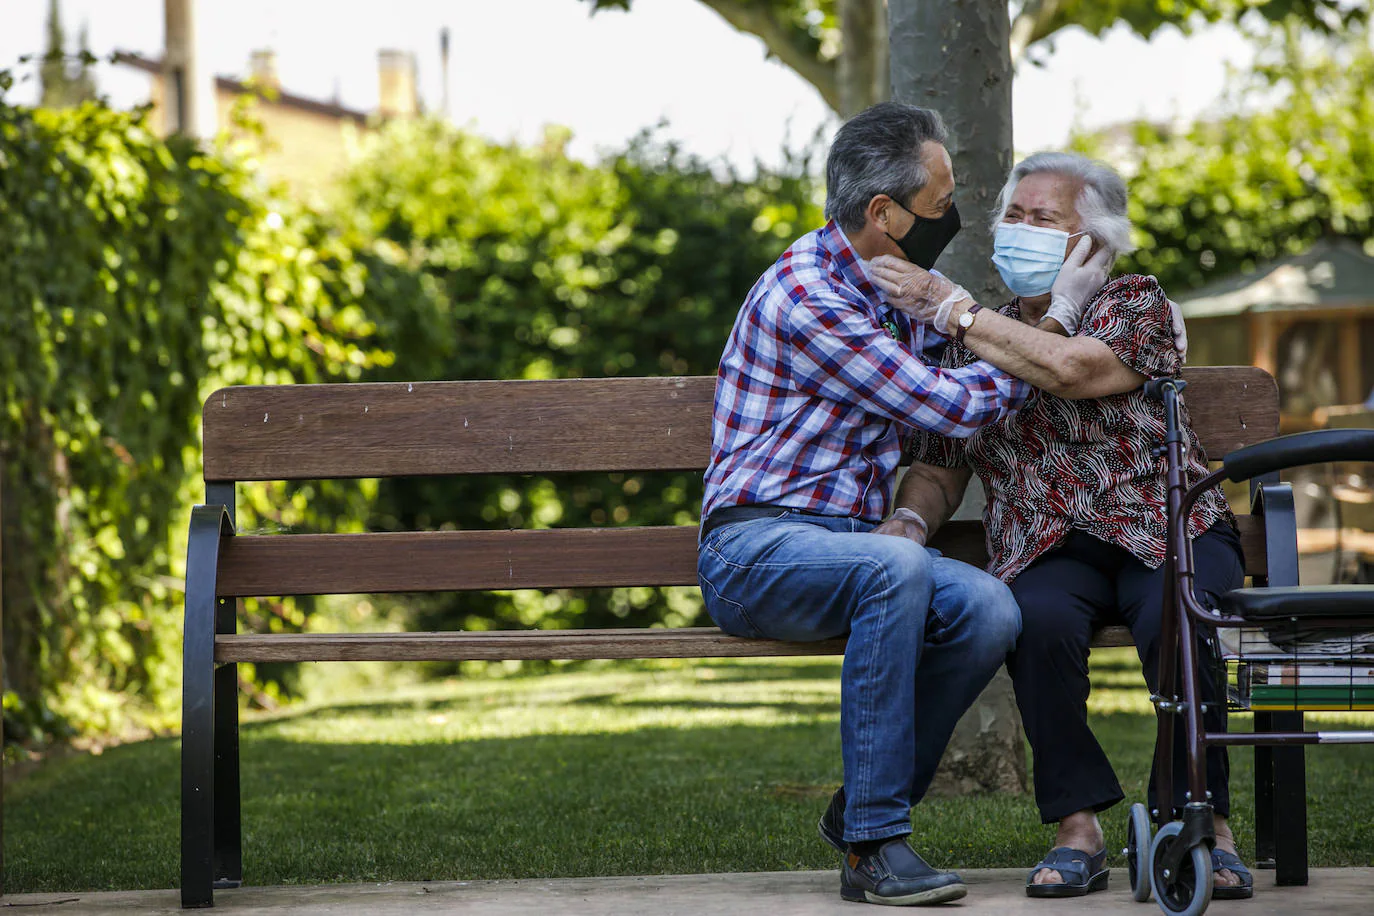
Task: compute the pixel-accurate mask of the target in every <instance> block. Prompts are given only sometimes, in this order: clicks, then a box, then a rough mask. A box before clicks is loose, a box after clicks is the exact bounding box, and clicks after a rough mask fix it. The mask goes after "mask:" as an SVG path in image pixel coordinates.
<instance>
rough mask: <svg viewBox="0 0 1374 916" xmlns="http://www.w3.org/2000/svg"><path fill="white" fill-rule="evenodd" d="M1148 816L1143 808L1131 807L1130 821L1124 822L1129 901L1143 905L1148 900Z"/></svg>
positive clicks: (1149, 828) (1149, 829)
mask: <svg viewBox="0 0 1374 916" xmlns="http://www.w3.org/2000/svg"><path fill="white" fill-rule="evenodd" d="M1150 833H1151V827H1150V815H1149V814H1147V813H1146V812H1145V806H1144V805H1142V804H1140V803H1139V802H1137V803H1136V804H1134V805H1131V815H1130V820H1128V821H1127V822H1126V848H1125V849H1123V850H1122V853H1123V854H1124V855H1125V856H1126V872H1127V874H1129V875H1130V877H1131V899H1133V900H1135V902H1136V903H1144V902H1145V901H1146V900H1149V899H1150Z"/></svg>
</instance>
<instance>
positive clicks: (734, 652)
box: [215, 627, 1131, 662]
mask: <svg viewBox="0 0 1374 916" xmlns="http://www.w3.org/2000/svg"><path fill="white" fill-rule="evenodd" d="M844 643H845V641H844V640H843V639H827V640H823V641H820V642H779V641H776V640H771V639H740V638H737V637H734V636H727V635H725V634H724V633H722V632H721V631H720V630H718V629H716V628H715V627H686V628H682V629H659V628H652V629H650V628H645V627H640V628H633V629H618V630H524V631H510V630H506V631H489V632H483V633H453V632H442V633H286V634H257V633H245V634H241V635H221V636H216V637H215V661H217V662H312V661H314V662H331V661H338V662H346V661H356V662H362V661H468V660H492V661H499V660H504V659H592V658H739V657H758V656H801V655H838V654H840V653H842V652H844ZM1130 644H1131V638H1130V632H1129V631H1128V630H1126V628H1125V627H1104V628H1103V629H1102V630H1100V631H1098V633H1097V634H1096V636H1095V638H1094V639H1093V645H1094V646H1098V647H1102V646H1129V645H1130Z"/></svg>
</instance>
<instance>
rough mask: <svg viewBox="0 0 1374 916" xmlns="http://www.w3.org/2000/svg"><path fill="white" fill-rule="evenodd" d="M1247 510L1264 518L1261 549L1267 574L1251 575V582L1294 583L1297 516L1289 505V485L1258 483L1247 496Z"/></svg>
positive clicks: (1270, 583) (1296, 560)
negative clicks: (1248, 497)
mask: <svg viewBox="0 0 1374 916" xmlns="http://www.w3.org/2000/svg"><path fill="white" fill-rule="evenodd" d="M1250 514H1251V515H1255V516H1259V517H1261V518H1263V519H1264V551H1265V566H1266V570H1267V574H1266V575H1265V576H1263V577H1261V576H1255V585H1257V586H1265V585H1270V586H1274V587H1281V586H1294V585H1297V584H1298V519H1297V514H1296V513H1295V512H1294V509H1293V487H1292V485H1290V484H1286V483H1258V484H1256V486H1255V489H1254V493H1253V495H1252V497H1251V499H1250Z"/></svg>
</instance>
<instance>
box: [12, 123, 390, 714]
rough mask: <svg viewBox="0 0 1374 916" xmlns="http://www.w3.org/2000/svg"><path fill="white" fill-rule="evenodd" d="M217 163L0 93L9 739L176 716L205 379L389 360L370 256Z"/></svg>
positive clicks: (360, 366)
mask: <svg viewBox="0 0 1374 916" xmlns="http://www.w3.org/2000/svg"><path fill="white" fill-rule="evenodd" d="M225 152H226V155H227V151H225ZM230 161H231V160H230V159H228V158H226V156H224V155H216V156H211V155H207V154H206V153H203V152H202V151H200V150H198V149H197V148H196V147H195V146H193V145H191V144H189V143H186V142H184V141H180V140H171V141H167V142H164V141H162V140H160V139H158V138H157V137H156V136H155V135H154V134H153V133H152V131H151V130H150V129H149V126H148V124H147V122H146V120H145V117H144V115H143V114H142V113H139V112H133V113H126V112H115V111H110V110H108V109H106V108H103V107H101V106H99V105H96V104H86V105H83V106H81V107H79V108H74V109H66V110H60V111H50V110H33V109H28V108H21V107H15V106H12V105H8V104H5V103H4V102H3V100H0V238H4V240H5V242H4V244H3V245H0V381H3V384H4V414H3V417H2V418H0V459H3V462H4V472H3V480H0V486H3V500H4V518H3V538H4V542H3V560H4V582H3V587H4V595H3V597H4V613H5V634H4V635H5V662H6V664H5V686H6V691H5V707H6V718H7V723H6V724H7V729H8V732H9V734H10V735H11V736H13V737H19V738H23V737H33V738H40V739H41V738H43V737H45V736H46V735H47V734H48V733H51V732H58V733H61V732H63V731H66V730H68V729H70V728H73V727H74V728H77V729H80V730H97V731H108V730H115V729H119V728H123V727H126V726H128V725H129V724H131V723H133V722H142V723H146V724H153V725H159V724H163V723H167V722H170V721H172V720H173V719H174V716H175V712H176V707H177V704H178V685H179V683H180V677H179V672H178V671H177V664H178V659H179V654H180V646H179V634H180V607H179V601H180V576H181V572H182V569H181V567H182V563H183V556H184V547H183V546H182V544H183V539H184V529H185V513H186V508H187V506H188V505H189V503H190V502H191V501H192V500H194V499H195V498H196V497H197V495H198V494H197V492H196V490H195V488H194V487H193V486H191V481H192V480H193V479H194V478H196V477H197V476H198V472H199V464H200V462H199V455H198V448H197V418H198V416H199V411H200V404H201V400H202V398H203V397H204V395H205V394H206V393H207V392H208V390H209V389H210V388H211V387H213V386H215V385H218V384H221V383H224V382H286V381H319V380H325V379H330V378H357V377H360V376H361V374H362V373H363V371H364V370H365V369H367V368H369V367H371V366H372V365H373V364H374V363H376V362H378V361H380V360H383V359H385V358H386V357H385V354H382V353H380V352H379V351H376V350H375V349H373V348H372V347H371V344H370V339H371V338H372V336H373V334H374V330H375V329H374V326H373V325H372V323H371V322H370V321H369V319H368V318H367V316H366V314H365V313H364V311H363V309H362V307H361V294H362V292H363V289H364V286H365V277H366V274H367V271H366V268H365V267H363V266H362V265H361V264H360V263H358V261H357V260H356V259H355V258H354V256H353V252H352V251H351V250H350V249H348V248H347V247H346V246H343V245H341V244H340V243H339V242H338V240H337V236H336V235H335V234H331V233H330V232H329V231H328V230H326V229H325V228H324V226H323V224H321V223H320V222H319V221H318V220H317V219H316V218H315V217H314V216H312V215H310V214H307V213H304V212H302V211H300V210H299V209H298V208H295V207H294V206H292V205H290V204H288V203H287V202H286V201H285V200H282V199H278V198H277V197H274V196H273V195H272V194H270V193H268V192H265V191H264V190H262V189H261V188H260V187H259V183H258V180H257V179H256V177H255V176H254V175H253V173H252V172H251V171H250V170H248V169H246V168H243V167H240V166H235V165H231V164H227V163H228V162H230Z"/></svg>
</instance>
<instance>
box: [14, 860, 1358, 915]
mask: <svg viewBox="0 0 1374 916" xmlns="http://www.w3.org/2000/svg"><path fill="white" fill-rule="evenodd" d="M1273 874H1274V873H1273V872H1257V873H1256V881H1257V884H1258V885H1259V886H1258V887H1257V888H1256V890H1255V897H1254V899H1253V900H1246V901H1216V902H1214V903H1213V904H1212V905H1211V906H1210V907H1209V908H1208V913H1219V914H1223V916H1287V914H1291V913H1320V914H1322V916H1369V914H1371V913H1374V868H1315V869H1313V870H1312V880H1311V883H1310V884H1309V885H1308V886H1307V887H1275V886H1274V884H1273V881H1274V877H1273ZM963 875H964V879H965V880H966V881H968V883H969V895H968V896H967V897H966V898H964V899H963V900H962V901H959V902H958V903H954V904H947V905H946V906H944V907H942V908H940V909H941V910H942V911H943V912H950V913H953V912H958V913H961V914H984V913H986V914H994V913H996V914H1016V913H1035V914H1039V916H1047V914H1052V913H1069V914H1073V913H1079V914H1086V913H1090V912H1091V913H1094V914H1096V913H1121V914H1128V913H1129V914H1134V916H1151V914H1156V913H1159V912H1160V910H1159V907H1158V906H1156V905H1155V904H1154V903H1149V904H1138V903H1134V902H1133V901H1132V900H1131V896H1130V891H1129V888H1128V886H1127V883H1126V882H1127V879H1126V869H1125V868H1124V867H1121V868H1113V869H1112V879H1111V887H1110V888H1109V889H1108V890H1106V891H1103V892H1100V893H1096V894H1092V895H1090V896H1088V897H1085V898H1079V899H1074V900H1063V901H1053V900H1031V899H1029V898H1027V897H1026V895H1025V893H1024V892H1023V891H1022V889H1021V884H1022V882H1023V881H1024V880H1025V873H1024V872H1023V871H1022V870H1020V869H971V870H967V871H964V872H963ZM178 903H179V897H178V893H177V892H176V891H116V892H106V893H92V894H16V895H11V896H6V897H4V898H0V906H4V905H9V906H16V905H23V906H26V907H31V908H32V910H31V911H33V912H39V913H42V912H45V911H50V912H54V913H61V914H62V916H85V914H93V913H113V914H120V913H149V914H168V916H170V914H173V913H180V912H182V911H181V910H180V909H178ZM215 911H217V912H221V913H233V914H236V916H237V914H280V913H286V912H290V913H293V914H306V916H315V914H330V916H389V914H401V913H481V914H490V916H517V914H519V916H524V914H529V916H563V914H575V916H582V914H586V916H592V914H595V916H630V914H636V916H638V914H642V913H649V914H652V916H679V914H681V916H687V914H691V916H723V914H736V913H751V914H752V913H765V914H769V916H794V914H795V916H813V914H815V916H819V914H828V913H834V914H844V916H855V914H856V913H862V912H864V911H863V910H859V909H857V908H856V907H854V906H852V905H848V904H845V903H844V902H843V901H841V900H840V897H839V874H838V872H836V871H803V872H763V873H757V874H722V875H662V876H652V877H632V878H560V879H556V880H544V879H528V880H522V881H449V882H432V883H397V884H331V885H323V886H309V887H243V888H239V889H237V890H230V891H218V892H216V894H215ZM881 912H886V911H881Z"/></svg>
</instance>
